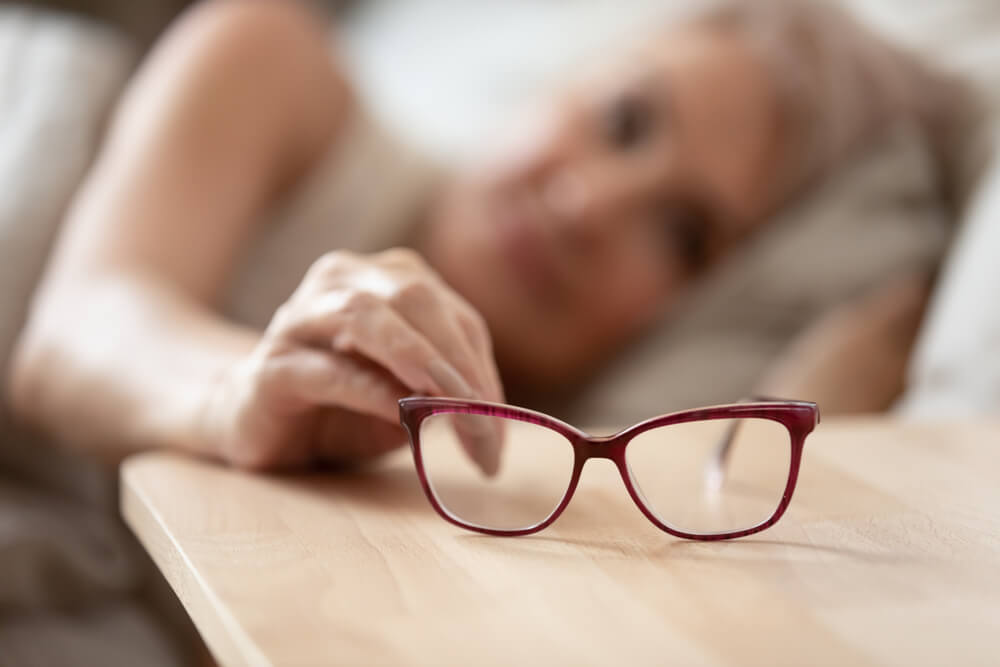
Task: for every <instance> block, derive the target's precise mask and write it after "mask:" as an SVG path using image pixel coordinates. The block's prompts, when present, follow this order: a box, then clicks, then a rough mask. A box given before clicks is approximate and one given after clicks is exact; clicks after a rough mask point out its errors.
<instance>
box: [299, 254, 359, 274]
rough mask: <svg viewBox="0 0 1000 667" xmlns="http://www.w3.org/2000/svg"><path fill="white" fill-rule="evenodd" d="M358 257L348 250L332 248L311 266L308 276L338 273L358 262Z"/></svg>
mask: <svg viewBox="0 0 1000 667" xmlns="http://www.w3.org/2000/svg"><path fill="white" fill-rule="evenodd" d="M356 261H357V258H356V257H355V256H354V255H353V254H352V253H350V252H348V251H346V250H331V251H330V252H326V253H323V254H322V255H321V256H320V257H319V258H318V259H317V260H316V261H314V262H313V263H312V266H310V267H309V271H308V273H307V274H306V276H307V277H320V278H323V277H327V276H330V275H337V274H340V273H341V272H343V271H344V270H346V269H348V268H349V267H352V266H354V265H355V264H356Z"/></svg>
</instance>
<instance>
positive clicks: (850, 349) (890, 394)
mask: <svg viewBox="0 0 1000 667" xmlns="http://www.w3.org/2000/svg"><path fill="white" fill-rule="evenodd" d="M930 286H931V285H930V281H929V280H928V277H927V276H925V275H923V274H909V275H904V276H900V277H897V278H895V279H893V280H891V281H889V282H888V283H886V284H884V285H882V286H880V287H879V288H877V289H876V290H874V291H873V292H871V293H870V294H866V295H864V296H862V297H861V298H858V299H856V300H854V301H851V302H849V303H845V304H842V305H841V306H839V307H837V308H835V309H834V310H833V311H831V312H829V313H827V314H826V315H825V316H824V317H821V318H820V319H819V321H817V322H816V323H814V324H813V325H811V326H810V327H808V328H807V329H806V331H805V332H803V334H802V335H801V336H800V337H799V339H798V340H796V341H795V342H794V343H793V344H792V345H791V347H790V349H789V350H788V351H787V352H786V353H785V354H784V355H783V356H782V357H781V358H780V359H779V360H778V362H777V363H776V364H774V365H773V366H772V368H771V369H770V370H769V372H768V373H767V375H766V377H765V378H764V381H763V383H762V384H761V385H760V386H759V387H758V392H759V393H760V394H761V395H764V396H781V397H787V398H801V399H804V400H810V401H816V402H817V403H818V404H819V406H820V409H821V410H822V411H823V413H824V414H825V415H837V414H854V413H866V412H879V411H882V410H887V409H888V408H889V407H890V406H891V405H892V402H893V401H894V400H896V398H898V397H899V395H900V394H901V393H902V391H903V388H904V385H905V380H906V368H907V365H908V363H909V358H910V352H911V350H912V349H913V343H914V341H915V339H916V336H917V333H918V331H919V329H920V323H921V321H922V319H923V314H924V309H925V307H926V304H927V300H928V297H929V295H930Z"/></svg>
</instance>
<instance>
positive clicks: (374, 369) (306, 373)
mask: <svg viewBox="0 0 1000 667" xmlns="http://www.w3.org/2000/svg"><path fill="white" fill-rule="evenodd" d="M267 368H268V370H267V371H266V372H267V373H268V374H269V375H270V377H269V378H268V380H269V383H268V386H269V387H271V390H272V391H275V393H276V394H277V395H281V396H286V397H291V400H292V401H293V402H292V403H291V404H290V405H288V406H287V407H288V409H289V410H297V409H308V408H312V407H316V406H339V407H343V408H345V409H347V410H352V411H354V412H357V413H360V414H364V415H369V416H371V417H376V418H378V419H381V420H383V421H385V422H388V423H390V424H394V423H395V422H396V421H398V419H399V406H398V401H399V399H401V398H403V397H405V396H408V395H409V394H410V391H409V390H408V389H407V388H406V387H405V386H403V385H402V384H400V383H399V381H398V380H397V379H396V378H395V377H393V376H392V375H390V374H389V373H386V372H385V371H384V370H382V369H381V368H379V367H378V366H376V365H374V364H372V363H370V362H368V361H366V360H364V359H359V358H356V357H351V356H348V355H340V354H335V353H331V352H326V351H323V350H318V349H314V348H310V347H298V348H294V349H291V350H289V351H287V352H283V353H281V354H278V355H276V356H274V357H272V358H271V359H269V360H268V363H267Z"/></svg>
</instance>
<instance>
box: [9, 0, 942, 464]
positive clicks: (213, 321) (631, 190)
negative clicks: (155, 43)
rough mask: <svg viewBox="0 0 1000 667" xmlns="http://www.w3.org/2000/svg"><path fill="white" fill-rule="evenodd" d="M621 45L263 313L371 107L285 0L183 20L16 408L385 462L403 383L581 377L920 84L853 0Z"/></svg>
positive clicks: (707, 21)
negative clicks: (314, 184)
mask: <svg viewBox="0 0 1000 667" xmlns="http://www.w3.org/2000/svg"><path fill="white" fill-rule="evenodd" d="M777 17H782V18H780V19H779V18H777ZM831 20H832V21H834V22H835V23H833V25H836V26H840V27H841V28H848V29H850V30H851V31H852V32H851V33H850V34H851V39H853V40H854V42H855V46H857V45H861V46H863V47H864V48H867V49H868V50H869V51H871V54H869V55H871V58H869V59H868V61H867V62H868V65H870V68H869V69H867V70H866V69H864V68H862V69H861V70H860V71H862V72H865V73H866V75H868V79H867V80H863V81H862V83H861V84H859V85H862V86H867V87H868V88H870V90H868V91H867V92H869V93H871V94H872V95H871V96H870V97H869V98H868V99H869V100H870V103H869V104H867V105H866V106H865V108H864V109H862V113H860V114H853V115H852V114H845V113H835V111H836V110H835V108H834V107H835V106H836V103H837V100H836V99H832V98H830V99H827V98H824V97H823V95H822V92H823V91H822V90H820V89H819V88H818V87H816V81H815V79H816V78H817V77H815V76H814V75H815V74H816V73H817V72H819V71H820V69H821V67H822V66H823V65H824V63H823V62H822V58H824V57H829V56H830V53H824V52H823V51H822V50H818V51H817V53H810V48H814V47H815V45H816V44H817V43H819V44H822V39H820V40H819V41H817V40H816V38H817V37H820V38H821V37H822V36H823V35H824V34H825V33H826V32H830V31H831V30H832V29H831V28H830V25H831V24H830V23H824V21H831ZM769 30H770V31H771V33H773V34H770V36H767V35H768V34H769V33H768V31H769ZM775 31H777V32H775ZM796 40H798V41H796ZM810 45H812V46H810ZM847 52H848V51H847V50H842V53H841V55H843V54H846V53H847ZM833 53H834V55H837V54H836V52H833ZM629 55H630V57H629V58H626V59H624V60H623V61H622V62H623V64H621V65H620V66H617V67H614V68H608V70H607V71H606V72H604V73H603V74H602V75H600V76H596V77H593V78H591V79H588V80H586V81H583V82H580V83H579V84H578V85H576V86H575V87H573V88H571V89H570V90H569V92H567V93H565V94H564V95H562V96H561V97H559V98H558V99H557V100H556V101H555V103H553V104H552V106H551V107H550V109H549V113H548V114H547V116H546V117H545V121H544V123H542V124H541V127H539V128H536V130H535V131H534V132H532V133H531V136H533V137H534V139H533V140H532V142H531V143H530V144H529V145H528V146H526V147H525V148H524V150H521V151H520V152H519V153H517V154H511V155H506V156H502V159H494V160H490V161H485V162H484V163H483V167H482V168H481V169H479V170H476V171H473V172H472V173H469V174H462V175H457V176H456V177H455V178H452V179H451V180H450V181H448V182H447V184H446V185H444V186H443V187H441V188H439V189H438V190H437V191H436V192H434V194H433V195H432V196H431V197H430V199H429V203H428V204H427V206H426V208H425V209H424V210H423V215H422V216H420V217H419V219H418V220H416V221H415V222H414V223H413V224H412V225H410V226H409V227H407V228H406V229H405V230H404V231H403V232H402V233H400V234H398V235H397V236H396V238H393V239H391V243H392V244H393V245H406V246H409V247H410V248H411V250H392V251H388V252H385V253H382V254H366V255H359V254H351V253H348V252H346V251H342V250H337V249H336V248H330V247H327V248H321V247H319V248H316V247H314V246H315V240H314V241H313V244H312V245H310V244H308V243H307V244H306V245H307V247H309V249H310V251H311V252H313V251H314V256H319V257H318V259H316V261H315V263H313V265H312V267H311V268H309V270H308V272H306V268H307V267H306V266H304V265H303V266H301V267H296V271H298V272H300V273H299V275H301V273H305V278H304V279H303V280H302V282H301V284H300V285H299V286H298V288H297V289H296V290H295V291H294V294H292V295H291V297H290V298H288V300H287V301H286V302H285V303H284V304H283V305H281V307H280V308H277V311H276V313H275V314H274V317H273V319H271V321H270V323H269V324H268V325H267V327H266V328H265V329H264V330H263V331H258V330H254V329H253V328H250V327H247V326H245V325H244V324H241V323H240V322H235V321H232V320H228V319H225V318H223V317H221V316H220V314H219V313H218V309H219V308H220V305H219V304H220V303H222V302H223V301H224V300H225V298H226V290H227V288H229V282H230V281H231V280H232V277H233V274H234V273H235V272H236V271H237V269H238V267H239V261H240V258H241V256H242V255H243V254H244V253H245V252H246V248H247V247H248V246H249V245H250V244H252V243H258V242H259V241H257V239H258V238H259V237H260V236H261V234H266V233H270V232H269V231H267V230H262V229H260V227H259V225H280V224H281V222H280V221H277V222H276V221H271V222H264V223H261V222H260V220H261V218H262V217H265V214H266V213H267V212H268V211H271V210H273V209H274V206H275V205H276V204H277V203H278V202H279V201H281V200H282V198H286V199H287V198H288V197H293V198H294V195H289V193H292V192H294V190H295V187H296V184H297V183H299V182H300V181H302V180H303V179H305V178H306V177H307V176H308V175H310V174H313V173H314V172H316V171H317V170H319V169H320V165H322V164H323V162H324V156H326V155H327V154H328V153H330V152H331V151H335V150H336V149H337V147H338V146H339V145H340V144H342V143H344V142H345V141H348V140H349V139H348V138H349V137H350V134H351V132H352V128H353V127H354V125H353V122H354V119H355V118H356V117H357V116H358V115H359V113H360V112H359V110H358V109H357V106H356V104H355V102H354V100H353V98H352V94H351V91H350V87H349V84H348V82H347V81H346V80H345V78H344V75H343V73H342V72H341V70H340V69H339V68H338V66H337V63H336V62H335V61H333V62H331V59H330V58H329V56H328V44H327V37H326V35H325V34H324V33H323V32H322V31H321V30H320V29H319V23H318V22H316V21H313V20H312V19H311V17H309V16H308V15H307V14H306V13H305V12H304V11H302V10H301V9H299V8H298V7H296V6H294V5H292V4H291V3H269V2H247V3H224V2H220V3H214V4H213V3H210V4H208V5H205V6H202V7H200V8H199V9H197V10H195V11H193V12H191V13H190V14H189V15H188V16H187V17H186V18H185V19H183V20H182V21H180V22H179V24H178V25H177V26H176V27H175V28H174V29H173V30H172V31H171V33H170V34H169V35H168V36H167V37H166V38H165V40H164V41H163V42H162V43H161V44H160V45H159V47H158V48H157V49H156V50H155V52H154V53H153V55H152V56H151V58H150V59H149V61H148V63H147V64H146V66H145V67H144V68H143V70H142V72H141V73H140V74H139V76H138V77H137V80H136V81H135V83H134V84H133V86H132V88H131V91H130V92H129V94H128V95H127V96H126V98H125V100H124V102H123V104H122V106H121V109H120V111H119V113H118V115H117V118H116V119H115V122H114V125H113V128H112V131H111V134H110V138H109V139H108V142H107V145H106V147H105V150H104V152H103V155H102V157H101V159H100V161H99V163H98V164H97V165H96V167H95V168H94V170H93V172H92V174H91V176H90V178H89V179H88V181H87V183H86V185H85V186H84V188H83V189H82V191H81V193H80V195H79V197H78V199H77V201H76V203H75V205H74V206H73V208H72V210H71V212H70V214H69V216H68V221H67V229H66V231H65V233H64V235H63V238H62V240H61V242H60V244H59V247H58V250H57V252H56V254H55V257H54V259H53V261H52V265H51V268H50V270H49V273H48V276H47V279H46V280H45V283H44V286H43V288H42V289H41V291H40V293H39V296H38V298H37V302H36V307H35V310H34V316H33V317H32V320H31V322H30V325H29V326H28V327H27V329H26V331H25V333H24V335H23V338H22V342H21V345H20V349H19V353H18V355H17V358H16V360H15V370H14V373H13V378H12V388H13V392H12V395H13V399H14V401H15V403H16V407H17V409H18V410H19V412H20V413H21V414H23V415H24V416H25V417H28V418H30V419H32V420H34V421H36V422H39V423H41V424H43V425H45V426H46V427H47V428H48V429H50V430H51V431H52V432H53V433H55V434H56V435H57V436H58V437H59V438H60V439H62V440H64V441H66V442H69V443H74V444H76V445H78V446H80V447H83V448H85V449H87V450H88V451H94V452H96V453H100V454H105V455H109V454H110V455H120V454H123V453H126V452H128V451H133V450H135V449H138V448H143V447H171V448H179V449H184V450H188V451H192V452H196V453H199V454H205V455H209V456H212V457H216V458H221V459H223V460H226V461H229V462H231V463H233V464H236V465H240V466H246V467H251V468H265V467H274V466H285V465H296V464H301V463H304V462H307V461H309V460H313V459H315V458H330V457H332V458H342V457H348V458H353V457H357V456H371V455H377V454H379V453H381V452H383V451H384V450H386V449H387V448H389V447H393V446H395V445H397V444H399V443H400V441H401V438H400V432H399V429H398V427H397V425H396V423H395V422H396V407H395V401H396V399H397V398H399V397H401V396H404V395H407V394H410V393H413V392H426V393H430V394H442V395H454V396H468V397H479V398H483V399H488V400H495V401H499V400H503V398H504V392H503V389H502V386H501V380H500V378H501V372H502V376H503V378H504V380H505V382H506V383H507V384H508V386H510V387H513V388H515V389H517V388H526V387H530V388H532V389H533V390H535V391H536V392H537V391H538V390H539V388H542V389H548V388H551V389H555V388H558V387H560V386H564V385H566V384H570V383H573V382H574V381H576V380H577V379H578V378H580V377H583V376H584V374H585V373H586V372H587V371H589V370H591V369H592V368H594V367H595V366H596V365H597V364H599V363H601V362H602V361H604V360H605V359H607V358H608V357H609V355H611V354H612V353H613V352H614V351H615V350H616V349H617V348H618V347H619V346H620V345H621V344H622V343H623V342H624V341H626V340H627V339H628V338H629V337H631V336H632V335H634V334H635V332H637V331H639V330H640V329H641V328H642V327H643V326H644V325H646V324H647V323H648V322H649V321H650V320H651V319H652V318H653V317H654V316H655V315H657V314H659V313H660V312H662V310H663V309H664V308H668V307H669V305H670V303H671V302H672V301H673V300H674V299H676V298H677V297H678V295H679V294H681V293H682V292H683V290H684V288H685V286H686V285H687V284H689V283H690V281H692V280H693V279H694V278H695V277H697V276H699V275H700V274H701V273H702V272H704V271H706V270H710V267H711V266H712V265H713V263H714V262H716V261H717V260H718V259H719V258H720V257H722V256H724V255H725V254H726V253H727V251H729V250H730V249H732V248H733V247H734V246H736V245H737V244H739V243H740V241H741V240H743V239H745V238H746V237H748V236H749V235H751V234H752V233H753V232H754V231H755V230H756V229H757V228H758V227H760V226H761V225H762V224H763V223H764V221H765V219H766V217H767V214H768V213H770V212H772V211H774V210H775V209H776V208H777V207H779V206H780V205H781V204H782V203H783V202H785V201H787V200H788V199H789V198H790V197H791V196H792V195H793V194H795V193H796V192H797V191H798V190H799V189H800V188H801V187H802V186H803V185H804V184H805V182H806V181H808V180H809V179H811V178H814V177H816V176H817V175H818V174H820V173H821V172H822V171H823V170H824V169H825V168H827V167H829V166H830V165H832V164H834V163H835V161H836V160H837V159H838V158H839V157H840V156H841V155H842V154H843V153H844V152H845V151H846V150H848V149H849V148H850V147H851V146H853V145H854V144H856V143H857V142H858V141H859V140H860V139H861V138H863V137H864V136H865V133H866V131H869V130H870V129H871V128H872V127H875V126H876V125H877V122H878V120H879V118H880V117H881V116H882V115H885V114H887V113H892V112H894V111H895V112H898V111H899V110H900V109H902V108H903V106H904V105H905V104H907V103H908V102H909V100H907V99H905V93H906V92H907V91H908V90H912V89H913V88H914V87H913V86H912V85H911V86H909V87H905V86H904V87H902V88H900V91H901V92H900V91H896V90H892V89H891V87H889V88H885V87H884V86H882V84H884V83H885V81H888V80H890V79H886V78H885V77H882V74H883V72H881V71H880V70H879V67H882V66H883V65H884V62H883V61H891V59H892V57H894V54H892V53H891V51H889V50H888V49H887V48H885V47H882V46H881V45H880V44H879V43H878V42H877V40H874V39H873V38H871V37H869V36H867V35H866V34H864V33H863V31H862V30H861V29H860V28H858V27H857V26H854V25H853V24H851V23H850V22H849V21H847V20H846V18H844V17H842V16H840V15H839V14H838V13H836V12H827V11H826V10H822V9H815V8H813V9H803V8H800V7H797V6H796V5H791V4H786V3H764V4H763V5H760V7H758V8H754V3H747V5H746V6H744V5H742V4H733V5H730V6H728V7H723V8H722V9H721V10H718V11H716V12H713V13H709V14H707V15H706V16H704V17H702V18H699V19H696V20H693V21H691V22H689V23H685V24H684V25H682V26H681V27H675V28H673V29H671V30H670V31H669V33H667V34H661V35H659V36H658V38H657V39H654V40H650V41H648V42H646V43H645V44H644V45H643V46H641V47H640V48H639V49H637V50H636V52H635V53H633V54H629ZM796 57H797V60H795V59H794V58H796ZM894 66H895V67H896V68H897V69H899V65H898V63H896V64H894ZM918 72H919V70H918V69H917V68H915V67H914V68H913V74H912V76H911V78H915V77H917V76H918V75H917V73H918ZM920 76H924V75H923V74H922V73H921V74H920ZM880 77H882V78H880ZM883 79H884V80H883ZM891 80H892V81H896V79H895V78H894V79H891ZM811 87H813V88H816V89H815V90H811V89H810V88H811ZM925 90H926V89H925ZM855 92H862V93H863V92H866V91H865V90H858V91H855ZM835 121H836V122H835ZM817 126H819V128H820V129H819V130H818V129H817ZM327 224H328V226H331V227H334V226H342V227H345V228H349V227H350V226H351V225H352V224H353V223H352V221H351V220H329V221H327ZM323 250H327V251H329V252H328V254H325V255H322V251H323ZM320 255H322V256H320ZM268 269H269V267H258V269H257V273H258V274H260V275H266V272H267V271H268ZM272 305H273V306H277V305H278V304H277V303H275V304H272ZM475 456H476V457H477V460H478V461H479V463H480V465H482V467H483V468H484V469H486V470H489V469H490V468H491V467H493V466H495V465H496V461H495V455H494V454H491V453H489V452H488V451H486V450H485V449H484V450H483V451H482V452H478V453H476V454H475Z"/></svg>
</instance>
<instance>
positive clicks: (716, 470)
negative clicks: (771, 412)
mask: <svg viewBox="0 0 1000 667" xmlns="http://www.w3.org/2000/svg"><path fill="white" fill-rule="evenodd" d="M781 400H784V399H780V398H775V397H773V396H759V395H754V396H746V397H744V398H741V399H740V400H739V401H737V403H752V402H755V401H781ZM740 424H742V422H741V421H739V420H734V421H733V423H732V424H730V425H729V428H727V429H726V432H725V433H723V434H722V437H721V438H719V442H718V443H717V444H716V445H715V453H714V454H713V455H712V457H711V458H710V459H709V461H708V465H707V466H705V476H706V477H707V478H708V482H709V485H710V486H711V487H712V488H714V489H720V488H722V484H723V482H725V481H726V462H727V461H728V460H729V452H730V450H731V449H732V448H733V442H735V441H736V435H737V433H739V430H740Z"/></svg>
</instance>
